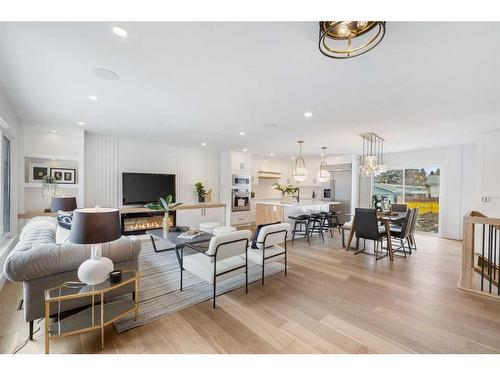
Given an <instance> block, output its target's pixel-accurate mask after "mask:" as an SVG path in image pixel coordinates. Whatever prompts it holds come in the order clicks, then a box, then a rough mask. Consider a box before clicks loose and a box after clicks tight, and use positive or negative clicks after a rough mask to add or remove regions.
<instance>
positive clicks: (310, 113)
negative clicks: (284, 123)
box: [304, 112, 313, 117]
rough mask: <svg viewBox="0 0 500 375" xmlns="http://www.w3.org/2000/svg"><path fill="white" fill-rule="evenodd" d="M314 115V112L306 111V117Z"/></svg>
mask: <svg viewBox="0 0 500 375" xmlns="http://www.w3.org/2000/svg"><path fill="white" fill-rule="evenodd" d="M312 115H313V114H312V112H306V113H304V116H305V117H311V116H312Z"/></svg>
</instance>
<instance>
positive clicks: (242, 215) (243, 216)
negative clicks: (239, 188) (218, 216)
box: [231, 211, 252, 227]
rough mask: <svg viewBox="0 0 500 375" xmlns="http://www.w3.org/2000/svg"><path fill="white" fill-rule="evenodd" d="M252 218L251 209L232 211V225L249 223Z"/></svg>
mask: <svg viewBox="0 0 500 375" xmlns="http://www.w3.org/2000/svg"><path fill="white" fill-rule="evenodd" d="M251 218H252V213H251V211H238V212H231V225H232V226H235V227H237V226H240V225H247V224H249V223H250V222H251Z"/></svg>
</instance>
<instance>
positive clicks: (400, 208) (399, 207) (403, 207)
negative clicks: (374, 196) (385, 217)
mask: <svg viewBox="0 0 500 375" xmlns="http://www.w3.org/2000/svg"><path fill="white" fill-rule="evenodd" d="M391 211H392V212H406V211H408V205H407V204H403V203H395V204H391Z"/></svg>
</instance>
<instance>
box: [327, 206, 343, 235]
mask: <svg viewBox="0 0 500 375" xmlns="http://www.w3.org/2000/svg"><path fill="white" fill-rule="evenodd" d="M341 213H342V212H340V211H332V212H330V221H331V222H332V225H333V227H334V228H337V229H338V231H339V234H340V228H341V227H342V224H340V221H339V214H341Z"/></svg>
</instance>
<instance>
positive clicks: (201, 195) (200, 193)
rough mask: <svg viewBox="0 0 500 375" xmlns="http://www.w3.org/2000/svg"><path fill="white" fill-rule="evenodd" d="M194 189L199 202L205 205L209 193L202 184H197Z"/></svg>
mask: <svg viewBox="0 0 500 375" xmlns="http://www.w3.org/2000/svg"><path fill="white" fill-rule="evenodd" d="M194 187H195V189H196V194H198V202H199V203H204V202H205V197H206V196H207V191H206V190H205V187H204V186H203V184H202V183H201V182H197V183H196V184H194Z"/></svg>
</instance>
